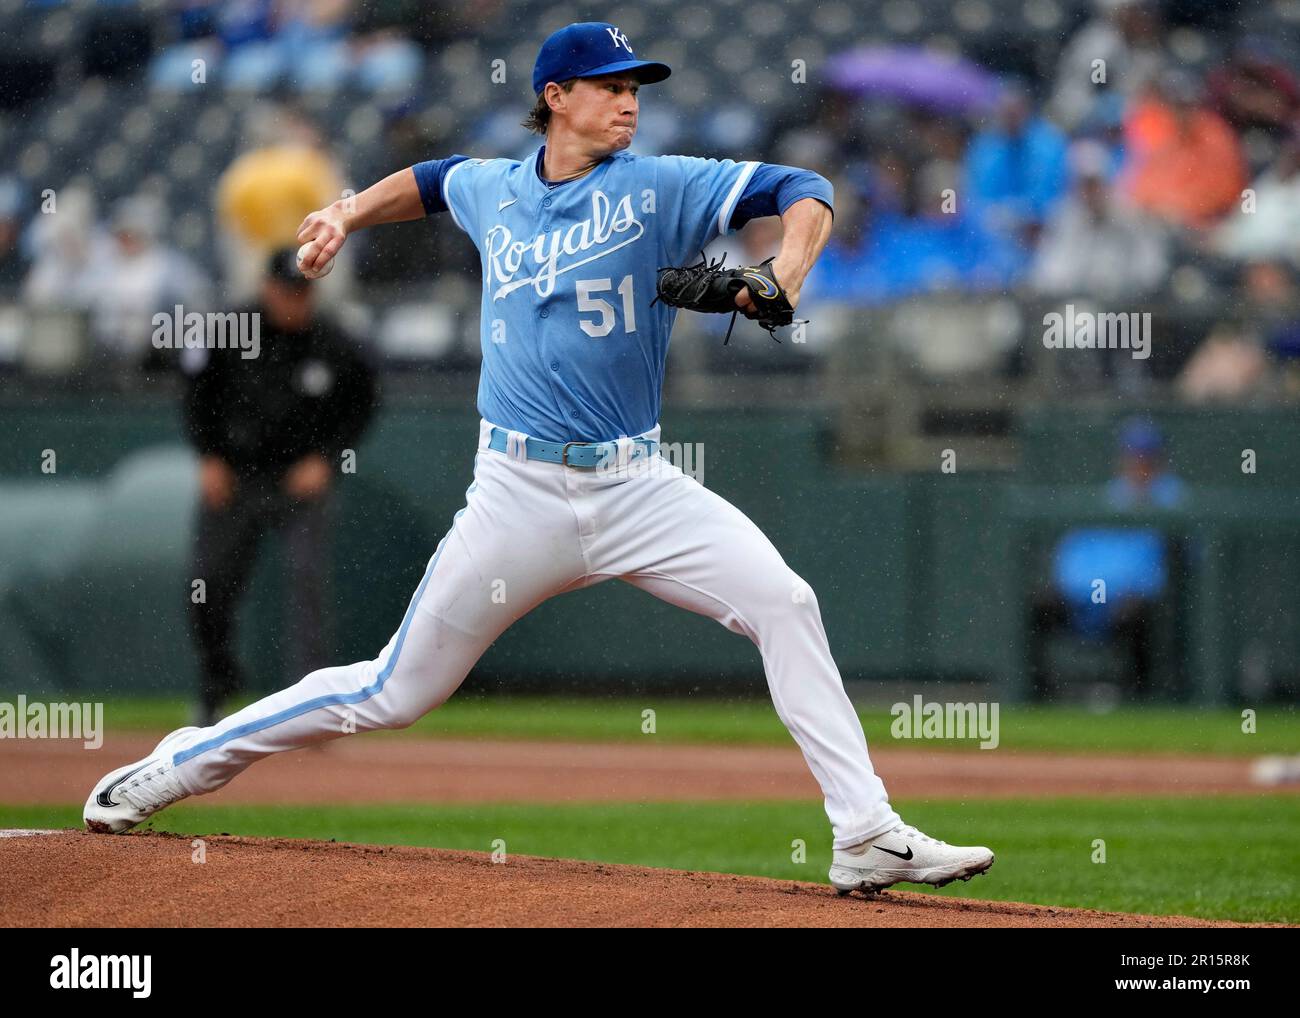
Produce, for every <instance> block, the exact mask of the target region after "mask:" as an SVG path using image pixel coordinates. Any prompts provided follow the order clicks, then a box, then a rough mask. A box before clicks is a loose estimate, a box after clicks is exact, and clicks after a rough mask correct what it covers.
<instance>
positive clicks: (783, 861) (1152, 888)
mask: <svg viewBox="0 0 1300 1018" xmlns="http://www.w3.org/2000/svg"><path fill="white" fill-rule="evenodd" d="M898 808H899V810H900V812H901V813H902V814H903V816H904V818H905V819H906V820H907V821H908V822H909V823H914V824H916V825H917V826H918V827H920V828H921V829H922V830H924V831H926V832H927V833H930V834H933V835H935V836H936V837H941V838H943V839H944V840H946V841H949V842H951V843H954V844H986V845H989V846H990V847H992V848H993V850H994V851H995V852H996V853H997V856H998V861H997V863H996V865H995V866H994V867H993V869H992V870H991V871H990V873H989V874H988V875H986V876H983V877H979V878H976V879H975V880H973V881H971V882H970V883H958V884H956V885H953V886H950V887H947V888H944V889H943V890H942V891H937V892H934V893H938V894H945V895H952V896H954V897H963V898H989V899H997V900H1005V901H1027V902H1037V903H1040V904H1045V905H1058V906H1074V907H1086V908H1097V909H1105V910H1108V911H1119V912H1145V913H1151V914H1157V915H1164V914H1176V915H1190V916H1199V917H1203V918H1210V919H1234V920H1238V921H1251V922H1257V921H1275V922H1291V923H1296V922H1300V867H1297V866H1296V858H1297V851H1298V850H1297V846H1298V845H1300V798H1296V797H1290V796H1285V797H1283V796H1274V797H1263V796H1239V797H1203V798H1198V799H1169V798H1162V799H1132V800H1130V799H1123V800H1092V799H1058V800H1032V801H996V802H981V803H978V804H962V803H957V802H951V801H909V802H907V803H903V804H898ZM79 812H80V811H79V810H77V809H75V808H66V807H52V808H41V807H13V806H3V807H0V827H43V828H58V827H71V826H77V825H78V824H79V819H80V815H79ZM153 826H154V827H155V828H156V829H158V830H163V831H171V832H176V833H186V834H219V833H230V834H243V835H261V836H268V837H293V838H320V839H326V840H328V839H331V838H333V839H337V840H339V841H353V842H363V843H375V844H403V845H430V846H436V847H441V848H454V849H470V850H475V851H490V850H491V849H492V847H493V846H492V843H493V841H494V840H495V839H498V838H501V839H504V841H505V847H506V851H507V852H515V853H519V854H523V855H540V856H550V857H556V858H576V859H592V860H600V861H603V862H614V863H633V864H639V865H644V866H661V867H671V868H675V869H694V870H711V871H718V872H727V873H746V874H753V875H756V876H767V877H777V878H782V879H799V880H810V881H815V882H825V880H826V869H827V865H828V863H829V853H830V837H829V832H828V829H827V826H826V819H825V816H824V815H823V814H822V812H821V810H820V808H819V807H818V806H817V805H815V804H811V803H790V802H775V803H773V802H762V803H674V804H646V805H634V804H613V805H608V804H601V805H548V806H538V805H518V806H513V805H490V806H419V805H395V806H373V807H371V806H355V807H334V808H329V809H321V808H315V807H303V806H240V807H234V806H222V807H216V806H209V807H204V806H178V807H175V808H173V809H170V810H168V811H167V812H165V813H163V814H160V815H159V816H158V817H157V818H156V819H155V821H154V824H153ZM796 839H802V840H803V841H804V842H805V843H806V845H807V859H806V861H805V862H802V863H799V862H795V861H793V860H792V858H791V854H792V848H791V845H792V843H793V842H794V841H795V840H796ZM1094 839H1102V840H1104V841H1105V849H1106V862H1105V863H1096V862H1093V861H1092V857H1093V852H1094V845H1093V841H1094ZM905 889H906V890H916V889H917V888H915V887H911V886H909V887H907V888H905Z"/></svg>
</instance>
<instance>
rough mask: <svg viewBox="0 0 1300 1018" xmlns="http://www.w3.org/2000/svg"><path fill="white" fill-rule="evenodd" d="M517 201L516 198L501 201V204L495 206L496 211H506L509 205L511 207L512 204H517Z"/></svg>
mask: <svg viewBox="0 0 1300 1018" xmlns="http://www.w3.org/2000/svg"><path fill="white" fill-rule="evenodd" d="M518 200H519V199H518V198H510V199H508V200H507V201H503V202H500V203H498V204H497V211H498V212H502V211H504V210H505V209H508V208H509V207H510V206H511V205H513V204H514V203H515V202H517V201H518Z"/></svg>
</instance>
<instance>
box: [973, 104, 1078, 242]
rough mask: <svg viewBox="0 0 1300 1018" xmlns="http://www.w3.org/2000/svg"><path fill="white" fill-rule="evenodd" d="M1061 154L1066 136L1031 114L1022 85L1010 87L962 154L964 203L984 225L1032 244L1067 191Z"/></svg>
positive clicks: (1063, 158) (1064, 146)
mask: <svg viewBox="0 0 1300 1018" xmlns="http://www.w3.org/2000/svg"><path fill="white" fill-rule="evenodd" d="M1065 152H1066V141H1065V136H1064V135H1063V134H1062V133H1061V132H1060V131H1059V130H1058V129H1057V128H1056V127H1055V126H1054V125H1053V124H1051V123H1050V122H1048V121H1047V120H1045V119H1044V118H1043V117H1040V116H1036V115H1035V114H1034V112H1033V110H1032V108H1031V106H1030V99H1029V93H1028V92H1027V91H1026V89H1025V87H1024V85H1023V84H1022V83H1020V82H1011V83H1008V84H1007V86H1006V87H1005V89H1004V91H1003V94H1002V96H1001V98H1000V99H999V101H998V106H997V110H996V113H995V115H994V120H993V122H992V123H991V124H990V125H989V126H988V127H986V128H985V129H984V130H982V131H980V132H979V133H978V134H977V135H976V136H975V137H974V139H973V140H972V141H971V144H970V148H969V149H968V151H967V154H966V181H967V184H966V195H967V199H968V200H969V201H970V202H971V203H972V204H973V206H974V210H975V212H976V214H977V215H979V216H980V217H981V218H982V219H983V221H984V225H985V226H986V227H988V228H989V229H992V230H996V231H998V232H1001V233H1005V234H1008V235H1010V236H1013V237H1014V238H1015V239H1017V240H1019V241H1021V242H1024V243H1026V244H1030V245H1032V244H1033V243H1034V242H1035V241H1036V240H1037V237H1038V231H1039V229H1040V228H1041V226H1042V224H1043V222H1044V221H1045V220H1046V219H1047V217H1048V216H1049V215H1050V214H1051V212H1052V210H1053V209H1054V208H1055V206H1056V204H1057V202H1058V201H1059V199H1060V198H1061V196H1062V195H1063V194H1064V193H1065V186H1066V166H1065Z"/></svg>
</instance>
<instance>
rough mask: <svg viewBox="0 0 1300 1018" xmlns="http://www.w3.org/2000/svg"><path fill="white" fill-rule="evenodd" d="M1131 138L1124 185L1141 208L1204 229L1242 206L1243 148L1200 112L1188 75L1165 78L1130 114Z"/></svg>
mask: <svg viewBox="0 0 1300 1018" xmlns="http://www.w3.org/2000/svg"><path fill="white" fill-rule="evenodd" d="M1127 137H1128V147H1129V159H1130V164H1129V166H1128V167H1127V168H1126V170H1125V186H1126V189H1127V192H1128V194H1129V195H1130V197H1131V198H1132V199H1133V202H1134V203H1135V204H1136V205H1137V206H1138V207H1139V208H1142V209H1145V210H1146V211H1148V212H1150V213H1151V214H1153V215H1155V216H1157V217H1159V218H1161V219H1164V220H1167V221H1169V222H1171V223H1174V224H1177V225H1179V226H1185V227H1191V228H1201V227H1205V226H1209V225H1210V224H1211V223H1213V222H1214V220H1216V219H1218V218H1219V217H1221V216H1222V215H1224V214H1225V213H1226V212H1228V211H1229V210H1230V209H1231V208H1232V207H1233V206H1234V205H1235V204H1236V203H1237V202H1238V201H1239V200H1240V198H1241V191H1242V188H1244V187H1245V186H1246V164H1245V159H1244V158H1243V155H1242V151H1241V145H1240V143H1239V142H1238V141H1237V137H1236V135H1234V134H1233V133H1232V129H1231V128H1230V127H1228V125H1227V123H1225V122H1224V120H1223V118H1222V117H1220V116H1219V115H1218V114H1217V113H1214V112H1212V111H1210V110H1208V109H1206V108H1204V107H1203V106H1202V105H1201V91H1200V86H1199V84H1198V83H1197V82H1196V80H1195V79H1194V78H1192V77H1191V76H1190V75H1187V74H1186V73H1184V72H1182V71H1169V72H1166V73H1165V74H1163V75H1161V77H1160V81H1159V85H1158V87H1156V88H1154V89H1151V90H1149V91H1148V92H1147V93H1146V94H1145V95H1144V96H1143V98H1142V99H1140V100H1139V101H1138V102H1137V104H1136V105H1135V106H1134V108H1133V110H1132V112H1131V113H1130V115H1129V118H1128V123H1127Z"/></svg>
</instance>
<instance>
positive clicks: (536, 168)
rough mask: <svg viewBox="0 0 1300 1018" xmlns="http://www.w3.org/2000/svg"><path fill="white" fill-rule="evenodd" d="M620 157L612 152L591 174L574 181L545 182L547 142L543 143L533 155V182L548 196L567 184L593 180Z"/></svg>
mask: <svg viewBox="0 0 1300 1018" xmlns="http://www.w3.org/2000/svg"><path fill="white" fill-rule="evenodd" d="M618 155H619V153H618V152H611V153H610V154H609V155H607V156H606V157H605V158H604V159H602V160H601V161H600V162H599V163H597V164H596V166H595V168H594V169H593V170H592V171H591V172H590V173H585V174H583V175H582V176H581V177H574V178H573V179H572V180H558V181H550V180H544V179H543V178H542V162H543V160H545V158H546V144H545V142H543V143H542V147H541V148H539V149H538V150H537V152H536V153H535V154H534V155H533V173H532V177H533V180H535V181H536V182H537V183H536V184H535V187H537V188H540V189H541V191H543V192H544V193H546V194H550V193H551V192H552V191H554V190H555V189H556V188H557V187H563V186H564V185H565V184H577V183H579V182H581V181H584V180H591V179H592V177H594V176H595V175H596V174H597V173H599V172H600V171H601V170H602V169H604V168H605V167H606V166H607V165H608V164H609V163H610V162H612V161H613V160H614V159H616V158H617V157H618Z"/></svg>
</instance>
